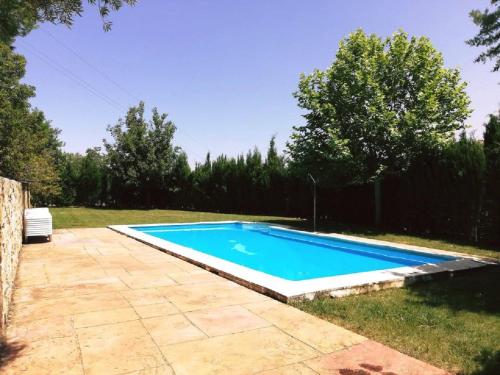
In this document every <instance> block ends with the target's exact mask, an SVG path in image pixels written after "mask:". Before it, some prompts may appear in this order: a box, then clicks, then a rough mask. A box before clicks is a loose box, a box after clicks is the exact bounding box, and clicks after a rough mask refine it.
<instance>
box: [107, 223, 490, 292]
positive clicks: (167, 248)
mask: <svg viewBox="0 0 500 375" xmlns="http://www.w3.org/2000/svg"><path fill="white" fill-rule="evenodd" d="M233 223H242V224H255V222H250V221H203V222H190V223H165V224H130V225H109V226H108V228H109V229H111V230H114V231H116V232H118V233H121V234H123V235H126V236H128V237H130V238H133V239H135V240H138V241H140V242H143V243H145V244H148V245H150V246H152V247H154V248H156V249H159V250H161V251H163V252H166V253H168V254H170V255H173V256H176V257H178V258H181V259H183V260H185V261H187V262H189V263H192V264H195V265H197V266H199V267H202V268H204V269H206V270H208V271H210V272H213V273H216V274H218V275H220V276H222V277H225V278H227V279H230V280H232V281H235V282H237V283H238V284H241V285H243V286H246V287H248V288H250V289H253V290H256V291H258V292H260V293H262V294H265V295H268V296H271V297H273V298H275V299H278V300H280V301H283V302H290V301H292V300H298V299H313V298H316V297H318V296H320V295H326V294H328V295H330V296H332V297H343V296H347V295H350V294H360V293H365V292H369V291H374V290H381V289H386V288H394V287H402V286H405V285H409V284H413V283H415V282H417V281H423V280H432V279H436V278H448V277H453V276H454V275H455V274H456V273H458V272H464V271H470V270H473V269H477V268H479V267H484V266H488V265H495V264H498V263H497V262H495V261H493V260H491V259H486V258H483V257H478V256H473V255H467V254H462V253H455V252H450V251H444V250H437V249H430V248H425V247H420V246H413V245H405V244H399V243H394V242H389V241H380V240H374V239H367V238H362V237H356V236H350V235H344V234H338V233H328V234H326V233H318V232H306V231H301V230H296V229H290V228H284V227H282V226H278V225H272V224H270V225H269V226H270V227H271V228H277V229H280V230H285V231H290V232H295V233H302V234H308V235H311V234H313V235H316V236H319V237H323V238H338V239H342V240H347V241H352V242H356V243H362V244H372V245H377V246H384V247H391V248H396V249H402V250H405V251H412V252H417V253H425V254H431V255H442V256H451V257H455V258H457V259H454V260H450V261H445V262H441V263H439V264H434V263H427V264H424V265H420V266H405V267H398V268H391V269H385V270H379V271H368V272H358V273H352V274H347V275H338V276H328V277H321V278H315V279H309V280H300V281H292V280H286V279H283V278H280V277H277V276H272V275H269V274H266V273H264V272H261V271H257V270H253V269H251V268H248V267H245V266H241V265H239V264H236V263H232V262H229V261H227V260H224V259H221V258H217V257H215V256H212V255H209V254H206V253H203V252H201V251H198V250H195V249H192V248H189V247H186V246H181V245H178V244H176V243H173V242H170V241H167V240H163V239H160V238H157V237H154V236H151V235H149V234H147V233H144V232H139V231H136V230H134V229H133V228H134V227H144V226H148V227H153V226H173V225H190V224H233ZM258 224H263V223H258Z"/></svg>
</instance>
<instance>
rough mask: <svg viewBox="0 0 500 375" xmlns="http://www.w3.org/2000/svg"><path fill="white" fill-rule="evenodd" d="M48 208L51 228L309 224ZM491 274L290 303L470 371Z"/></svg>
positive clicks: (485, 337) (472, 250)
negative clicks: (195, 223) (198, 223)
mask: <svg viewBox="0 0 500 375" xmlns="http://www.w3.org/2000/svg"><path fill="white" fill-rule="evenodd" d="M51 212H52V215H53V219H54V227H55V228H75V227H103V226H106V225H110V224H136V223H137V224H142V223H145V224H147V223H175V222H193V221H216V220H249V221H266V222H271V223H276V224H281V225H288V226H292V227H295V228H298V229H306V230H311V224H310V223H309V222H307V221H304V220H299V219H296V218H286V217H276V216H252V215H233V214H217V213H208V212H191V211H177V210H112V209H92V208H52V209H51ZM318 229H319V231H324V232H338V233H345V234H351V235H357V236H361V237H367V238H374V239H379V240H385V241H393V242H399V243H406V244H411V245H417V246H424V247H430V248H436V249H442V250H449V251H455V252H462V253H467V254H475V255H480V256H487V257H491V258H496V259H500V251H498V249H494V248H488V247H479V246H475V245H472V244H467V243H461V242H457V241H446V240H441V239H432V238H424V237H418V236H410V235H406V234H397V233H387V232H383V231H375V230H372V229H366V228H352V227H345V226H340V225H337V224H334V223H322V225H320V227H319V228H318ZM499 280H500V268H499V267H496V268H491V269H489V270H488V269H487V270H484V269H483V270H480V271H478V272H476V273H474V274H469V275H467V276H462V277H457V278H455V279H452V280H444V281H443V280H441V281H435V282H430V283H425V284H419V285H415V286H409V287H407V288H404V289H391V290H386V291H381V292H376V293H370V294H365V295H360V296H351V297H345V298H342V299H331V298H325V299H318V300H315V301H307V302H301V303H297V304H296V306H297V307H298V308H300V309H302V310H304V311H307V312H309V313H311V314H314V315H317V316H319V317H321V318H324V319H326V320H330V321H332V322H334V323H336V324H339V325H341V326H343V327H346V328H349V329H351V330H353V331H355V332H358V333H360V334H362V335H365V336H367V337H369V338H371V339H374V340H376V341H380V342H383V343H385V344H387V345H388V346H390V347H393V348H395V349H397V350H400V351H402V352H404V353H406V354H408V355H411V356H414V357H416V358H419V359H421V360H424V361H427V362H429V363H432V364H435V365H436V366H439V367H442V368H446V369H448V370H450V371H454V372H458V373H460V374H470V375H472V374H474V375H477V374H498V369H500V293H499V291H498V290H499V289H498V284H497V283H498V282H499Z"/></svg>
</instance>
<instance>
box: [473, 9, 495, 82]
mask: <svg viewBox="0 0 500 375" xmlns="http://www.w3.org/2000/svg"><path fill="white" fill-rule="evenodd" d="M470 16H471V18H472V21H474V23H475V24H476V25H477V26H479V33H478V34H477V35H476V36H475V37H474V38H472V39H470V40H468V41H467V43H468V44H469V45H471V46H475V47H486V51H484V52H482V53H481V54H480V55H479V56H478V57H477V58H476V62H483V63H484V62H486V61H488V60H492V61H493V62H494V64H495V65H494V66H493V71H495V72H496V71H498V70H499V69H500V1H498V0H491V9H489V8H487V9H485V10H483V11H481V10H479V9H474V10H472V11H471V12H470Z"/></svg>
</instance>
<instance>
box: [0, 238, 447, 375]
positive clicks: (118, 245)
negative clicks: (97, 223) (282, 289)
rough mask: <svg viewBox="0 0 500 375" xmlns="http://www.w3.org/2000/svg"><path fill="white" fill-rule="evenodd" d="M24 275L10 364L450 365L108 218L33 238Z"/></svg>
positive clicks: (346, 373)
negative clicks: (110, 223)
mask: <svg viewBox="0 0 500 375" xmlns="http://www.w3.org/2000/svg"><path fill="white" fill-rule="evenodd" d="M16 286H17V289H16V291H15V296H14V308H13V312H12V317H11V321H10V325H9V329H8V338H9V342H10V345H12V348H14V349H13V354H12V358H11V359H10V360H9V361H8V363H7V364H6V365H5V366H4V368H2V369H0V372H2V373H5V374H36V375H41V374H105V375H112V374H158V375H160V374H177V375H183V374H187V375H198V374H200V375H202V374H253V373H261V374H340V375H369V374H385V375H389V374H393V375H394V374H399V375H403V374H407V375H417V374H426V375H427V374H444V373H445V372H443V371H442V370H439V369H437V368H435V367H432V366H429V365H427V364H425V363H423V362H421V361H417V360H416V359H413V358H411V357H408V356H405V355H403V354H401V353H399V352H397V351H394V350H392V349H389V348H387V347H385V346H383V345H381V344H378V343H375V342H373V341H370V340H368V339H366V338H364V337H362V336H359V335H357V334H355V333H353V332H350V331H348V330H345V329H343V328H341V327H338V326H335V325H333V324H330V323H328V322H326V321H323V320H321V319H318V318H315V317H313V316H311V315H309V314H306V313H304V312H301V311H299V310H296V309H294V308H292V307H290V306H287V305H284V304H282V303H280V302H277V301H275V300H272V299H271V298H268V297H266V296H263V295H261V294H258V293H256V292H254V291H252V290H249V289H246V288H245V287H242V286H240V285H237V284H235V283H233V282H231V281H228V280H226V279H224V278H221V277H219V276H216V275H214V274H211V273H209V272H207V271H205V270H203V269H201V268H198V267H196V266H194V265H191V264H190V263H187V262H185V261H182V260H180V259H177V258H175V257H172V256H169V255H167V254H164V253H162V252H160V251H158V250H155V249H153V248H151V247H149V246H147V245H144V244H141V243H139V242H137V241H135V240H132V239H130V238H127V237H125V236H122V235H120V234H117V233H115V232H113V231H111V230H109V229H104V228H102V229H72V230H60V231H56V233H55V235H54V238H53V242H51V243H40V244H30V245H27V246H25V247H24V248H23V252H22V261H21V263H20V266H19V272H18V279H17V284H16ZM15 348H18V349H20V350H19V352H18V353H16V350H15Z"/></svg>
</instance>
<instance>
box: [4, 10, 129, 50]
mask: <svg viewBox="0 0 500 375" xmlns="http://www.w3.org/2000/svg"><path fill="white" fill-rule="evenodd" d="M87 2H88V3H89V4H92V5H96V6H97V7H98V10H99V13H100V14H101V17H102V19H103V27H104V29H105V30H108V29H109V28H110V27H111V22H110V21H109V20H108V19H107V16H108V14H109V12H110V11H116V10H118V9H120V8H121V7H122V6H123V5H124V4H129V5H134V4H135V3H136V0H88V1H87ZM83 5H84V1H83V0H2V1H1V2H0V41H1V42H3V43H6V44H11V43H12V42H13V41H14V38H15V37H17V36H25V35H26V34H28V33H29V32H30V31H31V30H33V29H34V28H35V27H36V26H37V24H39V23H43V22H51V23H54V24H63V25H66V26H71V25H72V24H73V20H74V18H75V17H76V16H80V15H81V14H82V13H83Z"/></svg>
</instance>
